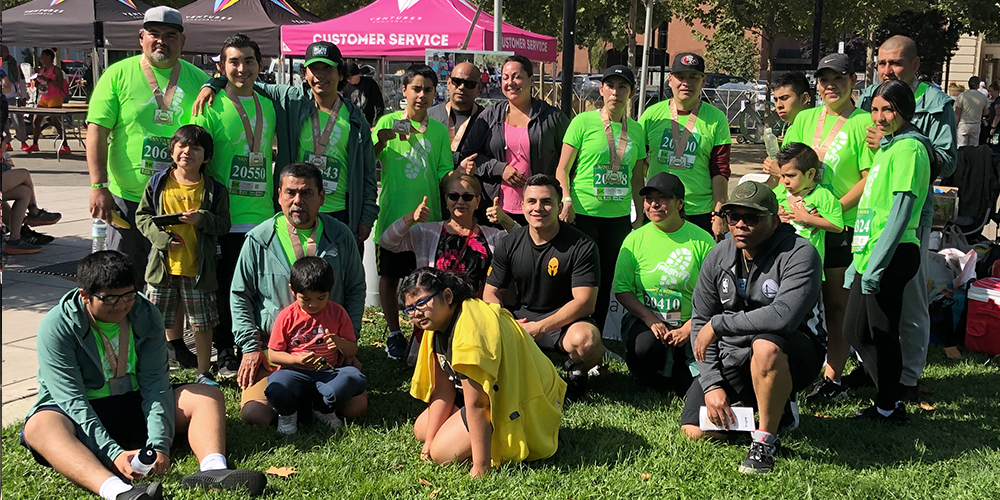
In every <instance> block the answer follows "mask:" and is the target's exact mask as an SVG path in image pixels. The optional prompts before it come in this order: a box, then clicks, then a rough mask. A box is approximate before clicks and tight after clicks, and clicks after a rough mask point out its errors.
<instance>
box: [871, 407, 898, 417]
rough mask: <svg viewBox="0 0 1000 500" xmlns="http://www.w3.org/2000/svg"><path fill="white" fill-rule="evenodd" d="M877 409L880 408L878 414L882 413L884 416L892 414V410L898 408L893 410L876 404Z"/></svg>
mask: <svg viewBox="0 0 1000 500" xmlns="http://www.w3.org/2000/svg"><path fill="white" fill-rule="evenodd" d="M875 409H876V410H878V414H879V415H882V416H883V417H888V416H889V415H892V412H893V411H895V410H896V409H895V408H893V409H891V410H883V409H881V408H879V407H878V406H876V407H875Z"/></svg>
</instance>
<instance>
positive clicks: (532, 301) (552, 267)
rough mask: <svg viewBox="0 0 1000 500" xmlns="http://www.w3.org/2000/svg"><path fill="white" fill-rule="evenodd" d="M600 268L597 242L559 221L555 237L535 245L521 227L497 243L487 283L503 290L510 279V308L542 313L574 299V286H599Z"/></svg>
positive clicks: (507, 285) (526, 229)
mask: <svg viewBox="0 0 1000 500" xmlns="http://www.w3.org/2000/svg"><path fill="white" fill-rule="evenodd" d="M600 267H601V266H600V257H599V256H598V253H597V245H595V244H594V240H592V239H590V237H589V236H587V235H586V234H583V233H582V232H581V231H580V230H579V229H577V228H575V227H573V226H571V225H569V224H566V223H565V222H561V221H560V222H559V233H558V234H556V236H555V238H553V239H552V240H551V241H549V242H548V243H545V244H542V245H535V243H534V242H533V241H532V240H531V235H530V234H529V233H528V228H527V227H523V226H522V227H519V228H517V229H515V230H514V231H512V232H511V234H509V235H507V236H505V237H504V238H503V239H502V240H500V243H498V244H497V247H496V250H495V251H494V252H493V266H492V270H491V271H490V273H489V275H488V276H487V278H486V283H488V284H490V285H493V286H495V287H497V288H500V289H504V288H508V287H510V284H511V282H513V283H514V284H516V285H517V290H518V297H517V303H516V304H514V305H512V307H511V311H517V310H521V309H527V310H528V311H531V312H534V313H543V314H544V313H549V312H552V311H555V310H556V309H559V308H560V307H562V306H564V305H566V304H567V303H568V302H569V301H571V300H573V288H574V287H595V286H598V285H599V284H600V280H601V275H600V273H601V271H600Z"/></svg>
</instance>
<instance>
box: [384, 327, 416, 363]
mask: <svg viewBox="0 0 1000 500" xmlns="http://www.w3.org/2000/svg"><path fill="white" fill-rule="evenodd" d="M409 347H410V344H409V342H407V341H406V336H405V335H403V332H393V333H391V334H389V338H388V339H386V340H385V353H386V354H387V355H388V356H389V359H395V360H399V359H403V358H404V357H406V354H407V350H408V348H409Z"/></svg>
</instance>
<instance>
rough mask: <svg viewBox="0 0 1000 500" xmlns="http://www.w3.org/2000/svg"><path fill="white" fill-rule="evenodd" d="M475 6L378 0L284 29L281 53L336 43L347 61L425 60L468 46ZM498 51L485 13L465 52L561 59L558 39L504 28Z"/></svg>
mask: <svg viewBox="0 0 1000 500" xmlns="http://www.w3.org/2000/svg"><path fill="white" fill-rule="evenodd" d="M475 15H476V7H474V6H472V5H470V4H469V3H468V2H466V1H465V0H377V1H376V2H375V3H373V4H371V5H369V6H367V7H365V8H363V9H360V10H357V11H355V12H352V13H350V14H347V15H345V16H341V17H338V18H336V19H331V20H329V21H325V22H322V23H315V24H308V25H303V26H282V27H281V53H282V54H284V55H302V54H305V52H306V47H307V46H309V44H310V43H313V42H315V41H320V40H325V41H329V42H333V43H335V44H337V47H338V48H340V52H341V53H342V54H343V55H344V57H358V58H377V57H387V58H390V59H423V58H424V54H425V52H424V51H425V50H426V49H441V50H448V49H451V50H455V49H458V48H459V46H460V45H462V43H463V42H464V41H465V37H466V34H467V33H468V30H469V26H471V25H472V19H473V18H474V17H475ZM502 34H503V37H502V42H501V44H502V47H499V48H497V49H494V47H493V17H492V16H490V15H489V14H487V13H485V12H483V13H481V14H480V15H479V20H478V21H477V22H476V27H475V29H474V30H473V31H472V38H470V39H469V46H468V47H466V48H465V50H502V51H510V52H514V53H515V54H521V55H524V56H527V57H528V58H530V59H532V60H535V61H546V62H553V61H555V60H556V39H555V38H553V37H550V36H545V35H539V34H537V33H532V32H530V31H526V30H523V29H521V28H518V27H516V26H512V25H510V24H507V23H504V24H503V33H502Z"/></svg>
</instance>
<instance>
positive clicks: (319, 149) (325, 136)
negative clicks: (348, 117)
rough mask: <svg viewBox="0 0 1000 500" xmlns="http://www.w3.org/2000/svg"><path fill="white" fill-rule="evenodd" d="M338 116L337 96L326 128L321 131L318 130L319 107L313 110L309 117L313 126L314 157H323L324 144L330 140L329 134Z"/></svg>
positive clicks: (324, 152) (338, 100)
mask: <svg viewBox="0 0 1000 500" xmlns="http://www.w3.org/2000/svg"><path fill="white" fill-rule="evenodd" d="M338 116H340V96H339V95H338V96H337V100H336V101H334V102H333V108H331V111H330V118H329V119H327V122H326V126H325V127H323V131H322V132H320V130H319V106H316V108H315V109H314V110H313V113H312V115H311V116H310V117H309V118H311V119H312V126H313V154H314V155H316V156H323V155H324V154H326V143H327V142H328V141H329V140H330V134H332V133H333V127H334V126H335V125H336V123H337V117H338Z"/></svg>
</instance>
